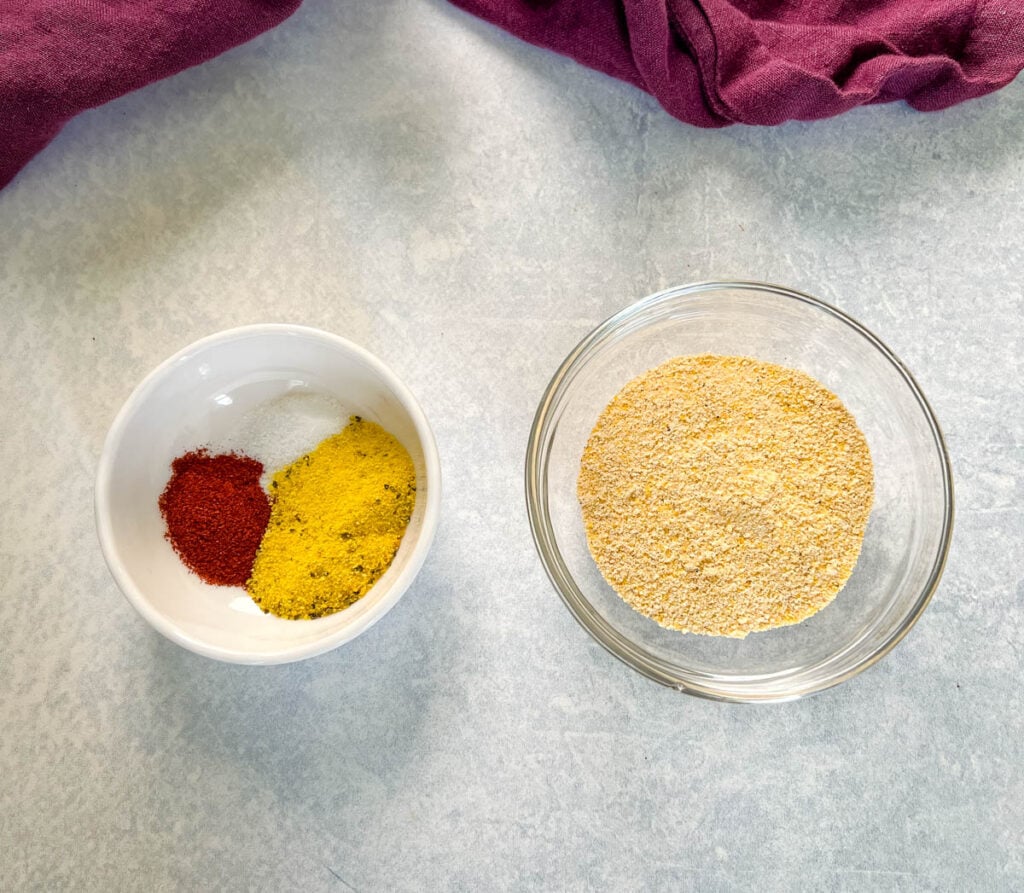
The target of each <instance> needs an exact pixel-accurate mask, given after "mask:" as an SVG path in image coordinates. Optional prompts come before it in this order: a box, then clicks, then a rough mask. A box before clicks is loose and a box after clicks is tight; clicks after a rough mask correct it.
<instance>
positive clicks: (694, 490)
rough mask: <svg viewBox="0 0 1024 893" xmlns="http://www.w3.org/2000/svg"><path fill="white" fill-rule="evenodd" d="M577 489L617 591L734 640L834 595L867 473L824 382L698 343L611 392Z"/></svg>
mask: <svg viewBox="0 0 1024 893" xmlns="http://www.w3.org/2000/svg"><path fill="white" fill-rule="evenodd" d="M577 494H578V496H579V501H580V506H581V508H582V512H583V521H584V525H585V527H586V533H587V542H588V545H589V547H590V552H591V554H592V555H593V557H594V560H595V562H596V563H597V566H598V568H599V569H600V571H601V573H602V574H603V575H604V578H605V579H606V580H607V581H608V583H609V584H610V585H611V586H612V587H613V588H614V589H615V591H616V592H617V593H618V594H619V595H620V596H621V597H622V598H623V599H624V600H625V601H626V602H628V603H629V604H630V605H631V606H632V607H633V608H635V609H636V610H637V611H640V612H641V613H642V614H645V615H647V616H648V617H651V618H652V619H654V620H656V621H657V622H658V623H660V624H661V625H662V626H665V627H669V628H671V629H678V630H683V631H685V632H693V633H703V634H706V635H717V636H735V637H740V638H742V637H744V636H746V635H747V633H750V632H755V631H758V630H766V629H771V628H773V627H777V626H785V625H787V624H792V623H799V622H800V621H801V620H805V619H806V618H808V617H810V616H811V615H812V614H814V613H815V612H817V611H819V610H821V608H823V607H825V605H827V604H828V603H829V602H830V601H832V599H833V598H835V596H836V594H837V593H838V592H839V590H840V589H842V588H843V586H844V585H845V583H846V581H847V579H849V577H850V574H851V573H852V572H853V567H854V564H856V562H857V556H858V554H859V552H860V547H861V542H862V540H863V538H864V530H865V527H866V526H867V521H868V515H869V514H870V511H871V502H872V498H873V494H874V481H873V474H872V466H871V455H870V453H869V451H868V445H867V441H866V440H865V438H864V435H863V434H862V433H861V431H860V429H859V428H858V427H857V423H856V421H855V420H854V418H853V416H852V415H851V414H850V413H849V411H848V410H847V409H846V407H845V406H843V404H842V403H841V402H840V401H839V398H838V397H836V396H835V394H833V393H832V392H831V391H829V390H827V389H826V388H825V387H823V386H822V385H821V384H820V383H818V382H817V381H815V380H814V379H813V378H811V377H810V376H809V375H806V374H804V373H802V372H797V371H795V370H793V369H787V368H785V367H783V366H777V365H775V364H773V363H764V362H760V361H758V360H753V359H750V358H747V357H725V356H713V355H707V354H706V355H703V356H696V357H679V358H677V359H674V360H670V361H668V362H666V363H663V364H662V365H660V366H658V367H657V368H655V369H652V370H650V371H649V372H646V373H645V374H643V375H641V376H639V377H638V378H635V379H634V380H632V381H631V382H629V383H628V384H627V385H626V386H625V387H624V388H623V389H622V390H621V391H620V392H619V393H618V394H617V395H616V396H615V397H614V398H613V399H612V401H611V403H609V404H608V406H607V407H606V408H605V410H604V412H603V413H602V414H601V416H600V418H599V419H598V421H597V425H596V426H595V427H594V430H593V432H592V433H591V435H590V439H589V441H588V442H587V446H586V448H585V449H584V451H583V458H582V461H581V467H580V475H579V479H578V482H577Z"/></svg>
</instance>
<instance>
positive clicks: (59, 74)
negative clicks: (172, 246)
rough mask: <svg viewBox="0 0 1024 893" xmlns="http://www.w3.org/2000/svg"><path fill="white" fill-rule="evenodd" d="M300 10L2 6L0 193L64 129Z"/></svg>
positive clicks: (204, 5)
mask: <svg viewBox="0 0 1024 893" xmlns="http://www.w3.org/2000/svg"><path fill="white" fill-rule="evenodd" d="M300 2H301V0H0V189H2V188H3V187H4V186H6V185H7V184H8V183H9V182H10V181H11V179H12V178H13V177H14V175H15V174H16V173H17V172H18V171H19V170H21V168H22V167H23V166H24V165H25V164H26V163H27V162H28V160H29V159H30V158H31V157H32V156H33V155H35V154H36V153H37V152H38V151H40V150H41V149H42V148H43V147H44V146H45V145H46V144H47V143H49V142H50V140H52V139H53V138H54V137H55V136H56V135H57V133H58V132H59V131H60V129H61V127H63V126H64V124H65V123H67V121H68V120H69V119H70V118H72V117H74V116H75V115H77V114H78V113H79V112H81V111H84V110H85V109H88V108H92V107H93V106H97V105H100V104H101V103H104V102H107V101H109V100H111V99H114V98H116V97H118V96H121V95H122V94H124V93H127V92H129V91H130V90H135V89H138V88H139V87H142V86H144V85H145V84H148V83H150V82H151V81H155V80H159V79H160V78H164V77H167V76H168V75H172V74H175V73H177V72H179V71H181V70H183V69H185V68H189V67H190V66H192V65H198V64H199V63H200V62H205V61H206V60H207V59H211V58H213V57H214V56H216V55H217V54H218V53H222V52H224V50H227V49H230V48H231V47H233V46H236V45H237V44H240V43H243V42H244V41H246V40H251V39H252V38H253V37H256V35H258V34H261V33H262V32H264V31H266V30H267V29H268V28H272V27H273V26H274V25H277V24H278V23H280V22H282V21H283V20H284V19H286V18H287V17H288V16H289V15H291V14H292V13H293V12H294V11H295V10H296V9H297V8H298V6H299V3H300Z"/></svg>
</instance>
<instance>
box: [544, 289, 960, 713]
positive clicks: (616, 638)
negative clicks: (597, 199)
mask: <svg viewBox="0 0 1024 893" xmlns="http://www.w3.org/2000/svg"><path fill="white" fill-rule="evenodd" d="M724 290H733V291H754V292H757V291H760V292H769V293H772V294H776V295H779V296H780V297H784V298H787V299H790V300H795V301H799V302H802V303H805V304H809V305H811V306H813V307H815V308H817V309H818V310H821V311H823V312H824V313H826V314H829V315H831V316H834V317H835V318H837V319H838V320H840V321H841V322H843V323H845V324H846V325H847V326H848V327H849V328H851V329H852V330H853V331H854V332H856V333H857V334H859V335H860V336H861V337H863V338H864V339H865V340H867V341H868V342H869V343H870V344H872V345H873V346H874V347H875V348H876V349H877V350H878V351H879V353H880V354H881V355H882V356H884V357H885V358H886V359H887V360H888V361H889V362H890V363H891V364H892V365H893V367H894V368H895V369H896V370H897V371H898V372H899V374H900V375H901V376H902V378H903V380H904V382H905V383H906V385H907V387H908V388H909V389H910V391H911V393H912V394H913V395H914V397H915V399H916V400H917V401H918V404H919V406H920V408H921V410H922V412H923V414H924V417H925V419H926V421H927V423H928V427H929V430H930V431H931V433H932V436H933V438H934V443H935V447H936V450H937V454H938V458H939V462H940V465H941V468H942V488H943V503H944V509H945V511H944V515H943V523H942V532H941V536H940V539H939V545H938V549H937V552H936V555H935V557H934V559H933V563H932V569H931V573H930V575H929V577H928V580H927V581H926V583H925V585H924V587H923V589H922V591H921V593H919V595H918V598H917V600H916V602H915V603H914V605H913V608H912V609H911V610H910V611H909V612H908V614H907V616H905V617H904V618H903V620H902V622H901V623H899V624H898V625H897V627H896V628H895V629H894V630H893V631H892V632H891V633H890V635H889V636H888V637H887V638H886V639H885V640H884V641H883V642H882V643H881V644H880V645H879V646H878V647H877V648H876V649H875V650H874V651H873V652H872V653H871V654H870V655H869V656H868V657H867V658H865V659H864V660H861V661H860V662H859V663H857V664H856V665H854V666H851V667H848V668H846V669H845V670H844V671H842V672H840V673H837V674H835V675H833V676H832V677H831V678H828V679H824V680H822V681H820V682H817V683H811V684H808V685H804V686H802V687H800V688H798V689H794V690H792V691H787V692H778V691H769V692H764V691H757V690H756V689H747V688H744V687H743V686H742V685H740V686H731V687H728V688H727V687H723V686H720V685H715V684H710V685H708V684H704V683H702V682H700V681H698V680H696V679H688V680H685V681H683V680H680V679H678V678H676V677H675V676H674V675H672V674H670V673H667V672H666V671H665V670H664V669H663V667H662V664H663V661H661V660H659V659H654V658H653V657H652V656H650V655H649V654H648V653H647V651H646V649H644V648H643V647H642V646H638V645H635V644H634V643H632V642H631V641H629V640H627V639H625V638H624V637H623V636H622V635H621V634H620V633H619V632H618V631H617V630H615V629H614V628H613V627H611V625H610V624H608V623H607V621H605V620H604V619H603V618H602V617H601V616H600V615H599V614H598V613H597V611H596V610H595V609H594V608H593V606H592V605H591V604H590V601H589V599H587V597H586V595H584V594H583V592H582V591H581V590H580V589H579V587H578V586H576V584H575V581H574V580H573V578H572V574H571V573H570V572H569V570H568V568H567V567H566V566H565V563H564V561H563V560H562V558H561V554H560V551H559V549H558V546H557V543H555V538H554V532H553V530H552V528H551V525H550V523H548V514H547V503H546V494H547V483H546V481H544V480H542V477H543V475H542V471H543V470H544V469H546V467H547V458H546V457H545V456H542V455H541V452H542V439H543V438H542V435H543V434H544V432H545V429H546V427H547V424H548V419H549V415H550V411H551V405H552V403H553V401H554V398H555V395H556V393H557V392H558V391H559V389H560V387H561V385H562V382H563V381H564V380H565V378H566V376H567V375H568V373H569V371H570V370H571V369H572V368H573V367H574V366H576V365H577V363H578V361H579V359H580V357H581V356H582V355H583V354H584V353H586V351H587V350H588V349H589V348H590V347H591V346H592V345H593V344H595V343H597V342H599V341H601V340H602V339H603V338H604V337H605V336H606V335H608V333H609V332H611V331H613V330H615V329H616V328H617V326H618V325H619V324H620V323H621V322H622V321H623V320H628V319H630V318H632V316H634V315H635V314H636V313H638V312H640V311H641V310H643V309H646V308H648V307H652V306H655V305H657V304H660V303H663V302H665V301H668V300H672V299H674V298H684V297H688V296H696V295H699V294H703V293H706V292H715V291H724ZM524 465H525V485H526V486H525V495H526V505H527V514H528V516H529V522H530V532H531V534H532V535H533V541H534V545H535V546H536V549H537V553H538V555H539V557H540V560H541V564H542V565H543V567H544V571H545V573H546V574H547V576H548V579H549V580H550V581H551V583H552V585H553V586H554V589H555V591H556V592H557V593H558V596H559V598H561V600H562V602H563V603H564V604H565V606H566V607H567V608H568V609H569V612H570V613H571V614H572V616H573V617H574V618H575V620H576V621H577V623H579V625H580V626H582V627H583V628H584V629H585V630H586V631H587V633H589V634H590V636H591V637H592V638H594V639H595V640H596V641H597V642H598V644H599V645H601V647H602V648H604V649H605V650H606V651H607V652H608V653H609V654H611V655H612V656H613V657H615V658H617V659H618V660H620V661H622V662H623V663H624V664H626V665H627V666H628V667H630V668H632V669H633V670H636V671H637V672H638V673H640V674H641V675H643V676H646V677H647V678H648V679H652V680H654V681H655V682H658V683H660V684H662V685H665V686H667V687H669V688H673V689H676V690H677V691H681V692H684V693H686V694H689V695H695V696H696V697H700V698H707V699H709V700H715V701H726V702H732V703H752V702H758V703H764V702H772V701H774V702H781V701H792V700H796V699H798V698H802V697H806V696H807V695H812V694H817V693H818V692H821V691H824V690H826V689H829V688H832V687H833V686H836V685H838V684H839V683H841V682H845V681H846V680H848V679H851V678H853V677H854V676H857V675H859V674H860V673H862V672H863V671H864V670H866V669H867V668H868V667H871V666H873V665H874V664H876V663H877V662H878V661H880V660H881V659H882V658H884V657H885V656H886V655H887V654H889V653H890V652H891V651H892V650H893V648H895V647H896V646H897V645H898V644H899V643H900V642H901V641H902V640H903V638H904V637H905V636H906V634H907V633H908V632H910V629H911V628H912V627H913V626H914V624H915V623H916V622H917V620H918V619H919V618H920V616H921V614H922V613H923V612H924V610H925V608H927V607H928V604H929V602H930V601H931V599H932V596H933V595H934V593H935V590H936V589H937V588H938V585H939V580H940V579H941V578H942V573H943V571H944V570H945V567H946V561H947V559H948V557H949V549H950V544H951V541H952V537H953V522H954V515H955V510H954V495H953V471H952V463H951V462H950V458H949V451H948V449H947V447H946V442H945V438H944V437H943V436H942V429H941V428H940V427H939V423H938V420H937V419H936V417H935V413H934V411H933V410H932V408H931V404H929V403H928V400H927V399H926V398H925V395H924V392H923V391H922V390H921V387H920V385H918V383H917V381H916V380H915V379H914V377H913V375H911V373H910V370H909V369H907V367H906V366H905V365H904V364H903V362H902V361H901V360H900V359H899V357H897V356H896V354H894V353H893V352H892V350H891V349H890V348H889V347H888V346H887V345H886V344H885V343H884V342H883V341H882V340H881V339H880V338H879V337H878V336H877V335H875V334H874V333H873V332H872V331H870V330H869V329H868V328H867V327H865V326H864V325H862V324H861V323H859V322H858V321H857V320H855V319H854V318H853V317H852V316H849V315H848V314H846V313H844V312H843V311H842V310H840V309H838V308H837V307H834V306H833V305H831V304H829V303H827V302H826V301H823V300H821V299H820V298H816V297H814V296H813V295H809V294H807V293H806V292H802V291H798V290H796V289H793V288H789V287H787V286H784V285H775V284H772V283H770V282H760V281H757V280H749V279H735V280H725V279H723V280H704V281H700V282H691V283H687V284H684V285H676V286H671V287H669V288H665V289H662V290H661V291H659V292H655V293H654V294H652V295H648V296H647V297H645V298H641V299H640V300H638V301H635V302H633V303H632V304H629V305H627V306H626V307H624V308H622V309H621V310H619V311H617V312H616V313H614V314H612V315H611V316H609V317H608V318H607V319H605V320H604V321H603V322H601V323H599V324H598V325H597V326H595V327H594V328H593V329H591V331H590V332H588V333H587V334H586V335H585V336H584V337H583V338H582V339H581V340H580V341H579V343H578V344H577V345H576V346H575V347H574V348H573V349H572V350H571V351H569V353H568V355H567V356H566V357H565V359H564V360H563V361H562V363H561V364H560V365H559V367H558V369H557V370H556V371H555V374H554V375H553V376H552V377H551V380H550V381H549V382H548V385H547V387H546V388H545V389H544V394H543V396H542V397H541V400H540V403H539V404H538V405H537V411H536V413H535V414H534V419H533V424H532V426H531V428H530V437H529V441H528V445H527V450H526V460H525V463H524ZM549 540H550V542H551V543H554V545H553V546H552V545H551V544H549ZM552 549H553V550H554V551H553V553H552V551H551V550H552ZM565 579H568V580H569V581H570V582H571V588H572V589H575V590H576V593H578V594H579V596H580V598H579V599H577V596H576V594H574V593H573V592H572V591H566V588H565V586H563V582H564V580H565ZM737 678H739V677H737Z"/></svg>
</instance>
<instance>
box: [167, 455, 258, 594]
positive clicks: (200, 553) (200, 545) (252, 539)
mask: <svg viewBox="0 0 1024 893" xmlns="http://www.w3.org/2000/svg"><path fill="white" fill-rule="evenodd" d="M262 474H263V463H261V462H257V461H256V460H255V459H250V458H249V457H248V456H241V455H238V454H237V453H223V454H221V455H217V456H211V455H210V454H209V453H208V452H207V451H206V450H193V451H192V452H188V453H185V455H184V456H180V457H179V458H177V459H175V460H174V461H173V462H172V463H171V479H170V480H169V481H168V482H167V487H166V488H165V489H164V492H163V494H162V495H161V496H160V514H161V515H163V518H164V521H165V522H166V524H167V534H166V536H167V539H168V540H169V541H170V543H171V545H172V546H173V547H174V551H175V552H177V553H178V556H179V557H180V558H181V560H182V562H183V563H184V564H185V566H186V567H187V568H188V569H189V570H191V571H193V572H194V573H195V574H197V575H198V576H199V577H201V578H202V579H203V580H205V581H206V582H207V583H213V584H214V585H217V586H244V585H245V583H246V581H247V580H248V579H249V576H250V575H251V574H252V564H253V561H255V559H256V550H257V549H259V545H260V541H261V540H262V539H263V532H264V531H265V530H266V529H267V521H269V520H270V500H269V499H268V498H267V494H266V493H265V492H264V491H263V488H262V487H261V486H260V475H262Z"/></svg>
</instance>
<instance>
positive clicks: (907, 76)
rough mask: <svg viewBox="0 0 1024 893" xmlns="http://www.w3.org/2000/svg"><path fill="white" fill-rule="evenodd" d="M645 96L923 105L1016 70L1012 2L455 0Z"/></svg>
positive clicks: (709, 102)
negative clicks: (626, 84) (900, 101)
mask: <svg viewBox="0 0 1024 893" xmlns="http://www.w3.org/2000/svg"><path fill="white" fill-rule="evenodd" d="M452 2H453V3H455V4H456V5H457V6H461V7H463V8H464V9H466V10H468V11H470V12H472V13H475V14H476V15H478V16H480V17H482V18H484V19H487V20H488V21H490V22H493V23H494V24H496V25H499V26H500V27H502V28H505V29H507V30H508V31H511V32H512V33H513V34H515V35H517V36H519V37H521V38H522V39H523V40H526V41H529V42H530V43H533V44H537V45H538V46H542V47H547V48H549V49H552V50H555V51H556V52H559V53H563V54H564V55H566V56H571V57H572V58H574V59H576V60H577V61H579V62H582V63H583V64H584V65H588V66H590V67H592V68H596V69H598V70H599V71H603V72H605V73H606V74H610V75H612V76H613V77H617V78H621V79H622V80H624V81H628V82H629V83H631V84H635V85H636V86H638V87H641V88H643V89H644V90H647V91H648V92H650V93H652V94H653V95H654V96H655V97H656V98H657V99H658V101H659V102H660V103H661V104H662V106H664V108H665V109H666V110H667V111H668V112H669V113H670V114H672V115H674V116H675V117H677V118H680V119H681V120H683V121H686V122H688V123H690V124H696V125H698V126H700V127H723V126H725V125H727V124H733V123H744V124H780V123H781V122H783V121H787V120H790V119H797V120H812V119H815V118H827V117H830V116H832V115H838V114H840V113H841V112H845V111H847V110H848V109H851V108H853V107H854V106H858V105H864V104H867V103H878V102H892V101H894V100H897V99H903V100H906V101H907V103H908V104H910V105H911V106H912V107H914V108H916V109H920V110H922V111H933V110H937V109H942V108H946V107H947V106H951V105H954V104H955V103H958V102H962V101H964V100H965V99H971V98H973V97H976V96H982V95H984V94H985V93H990V92H992V91H993V90H998V89H999V88H1000V87H1003V86H1005V85H1006V84H1008V83H1009V82H1010V81H1012V80H1013V79H1014V78H1015V77H1016V76H1017V74H1018V73H1019V72H1020V71H1021V70H1022V69H1024V3H1022V2H1020V0H452Z"/></svg>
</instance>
